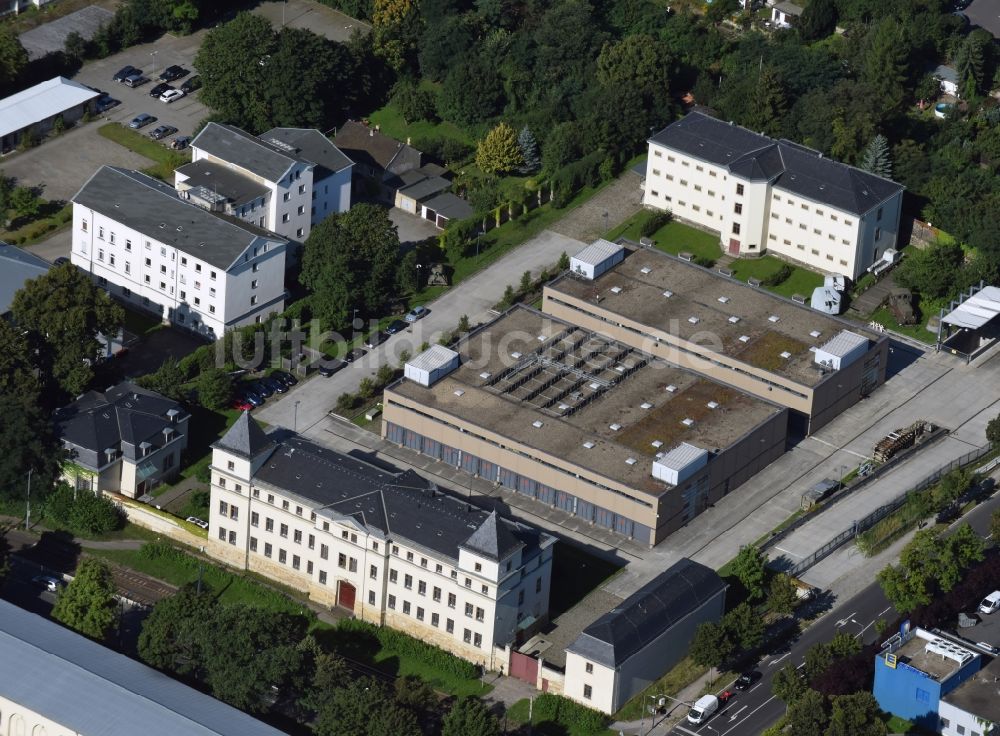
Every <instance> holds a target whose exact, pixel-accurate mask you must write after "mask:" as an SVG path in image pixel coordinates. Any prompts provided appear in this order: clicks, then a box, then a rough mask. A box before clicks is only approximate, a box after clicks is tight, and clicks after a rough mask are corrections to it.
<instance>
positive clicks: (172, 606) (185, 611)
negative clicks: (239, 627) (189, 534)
mask: <svg viewBox="0 0 1000 736" xmlns="http://www.w3.org/2000/svg"><path fill="white" fill-rule="evenodd" d="M215 601H216V598H215V594H214V593H212V591H210V590H209V589H208V588H205V589H204V590H203V591H202V592H201V593H199V592H198V590H197V587H196V586H195V585H194V584H193V583H188V584H187V585H184V586H183V587H181V589H180V590H178V591H177V592H176V593H174V595H172V596H168V597H167V598H164V599H162V600H160V601H159V602H158V603H157V604H156V605H155V606H154V607H153V610H152V612H150V614H149V616H147V617H146V619H145V620H144V621H143V622H142V631H141V632H140V633H139V646H138V649H139V657H140V658H141V659H142V661H143V662H145V663H146V664H148V665H149V666H151V667H155V668H156V669H159V670H164V671H166V672H173V673H176V674H179V675H190V674H201V669H202V660H203V656H204V655H203V652H202V650H201V647H202V645H203V644H204V641H203V637H202V634H203V630H202V626H203V623H204V622H205V621H210V620H212V618H213V616H214V615H215V608H216V605H217V604H216V602H215Z"/></svg>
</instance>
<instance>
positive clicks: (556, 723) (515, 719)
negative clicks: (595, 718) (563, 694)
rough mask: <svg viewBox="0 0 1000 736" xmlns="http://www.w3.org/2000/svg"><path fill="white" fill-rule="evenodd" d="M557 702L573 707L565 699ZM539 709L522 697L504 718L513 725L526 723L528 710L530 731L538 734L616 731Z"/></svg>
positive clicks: (587, 735) (592, 735) (609, 734)
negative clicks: (585, 725)
mask: <svg viewBox="0 0 1000 736" xmlns="http://www.w3.org/2000/svg"><path fill="white" fill-rule="evenodd" d="M547 697H550V696H547ZM559 702H560V704H563V703H565V704H566V705H569V707H571V708H572V707H573V704H571V703H567V702H566V701H565V700H562V701H559ZM560 707H562V705H560ZM539 710H540V709H539V708H538V707H535V708H533V709H532V708H531V704H530V703H529V702H528V698H523V699H522V700H518V701H517V702H516V703H514V704H513V705H512V706H510V708H508V709H507V713H506V718H507V720H508V721H510V723H511V724H513V725H521V724H526V723H528V720H529V719H528V713H529V712H530V713H531V729H530V733H536V734H539V736H614V735H615V734H617V733H618V732H617V731H611V730H610V729H607V728H604V727H603V726H602V727H599V728H586V727H584V726H581V725H579V724H577V723H575V722H574V719H573V718H572V715H570V716H569V717H560V716H556V717H555V718H553V717H552V716H550V715H547V714H543V713H540V712H539ZM605 722H607V721H605ZM518 733H522V731H518Z"/></svg>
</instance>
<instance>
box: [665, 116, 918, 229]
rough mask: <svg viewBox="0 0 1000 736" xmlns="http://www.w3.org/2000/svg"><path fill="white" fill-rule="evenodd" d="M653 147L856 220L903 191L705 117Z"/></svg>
mask: <svg viewBox="0 0 1000 736" xmlns="http://www.w3.org/2000/svg"><path fill="white" fill-rule="evenodd" d="M650 141H652V142H653V143H657V144H660V145H662V146H665V147H667V148H672V149H674V150H675V151H680V152H681V153H684V154H686V155H688V156H692V157H694V158H698V159H701V160H702V161H707V162H709V163H712V164H715V165H716V166H722V167H726V168H727V169H728V170H729V171H730V172H732V173H733V175H735V176H738V177H741V178H745V179H748V180H762V179H766V180H770V181H771V182H772V184H773V186H774V187H775V188H777V189H781V190H783V191H786V192H790V193H792V194H797V195H799V196H802V197H807V198H808V199H811V200H813V201H816V202H821V203H824V204H827V205H829V206H831V207H836V208H838V209H841V210H844V211H845V212H851V213H853V214H855V215H863V214H864V213H866V212H868V211H869V210H871V209H873V208H874V207H876V206H877V205H879V204H880V203H882V202H884V201H885V200H886V199H888V198H890V197H892V196H894V195H895V194H897V193H898V192H900V191H902V189H903V186H902V185H901V184H897V183H896V182H894V181H890V180H889V179H883V178H882V177H880V176H875V175H874V174H870V173H868V172H867V171H862V170H861V169H856V168H854V167H853V166H848V165H847V164H843V163H840V162H838V161H834V160H832V159H829V158H826V157H824V156H823V155H822V154H821V153H819V152H818V151H814V150H812V149H811V148H806V147H805V146H802V145H799V144H797V143H793V142H792V141H787V140H775V139H773V138H769V137H767V136H766V135H761V134H760V133H754V132H753V131H750V130H747V129H746V128H741V127H740V126H738V125H734V124H732V123H727V122H724V121H722V120H718V119H716V118H713V117H710V116H708V115H705V114H704V113H701V112H691V113H689V114H688V115H687V116H686V117H683V118H681V119H680V120H678V121H676V122H674V123H672V124H671V125H668V126H667V127H666V128H664V129H663V130H661V131H660V132H659V133H657V134H656V135H654V136H653V137H652V138H650Z"/></svg>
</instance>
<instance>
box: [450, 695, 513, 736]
mask: <svg viewBox="0 0 1000 736" xmlns="http://www.w3.org/2000/svg"><path fill="white" fill-rule="evenodd" d="M499 733H500V724H499V723H498V722H497V719H496V718H494V717H493V714H492V713H490V712H489V710H487V708H486V706H485V705H484V704H483V702H482V701H481V700H479V698H463V699H462V700H459V701H458V702H457V703H455V705H453V706H452V708H451V710H450V711H448V715H447V716H445V719H444V727H443V729H442V731H441V736H497V735H498V734H499Z"/></svg>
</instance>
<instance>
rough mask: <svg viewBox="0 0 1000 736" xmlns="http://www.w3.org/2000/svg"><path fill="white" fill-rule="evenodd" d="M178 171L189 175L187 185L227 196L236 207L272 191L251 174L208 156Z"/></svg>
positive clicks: (186, 180)
mask: <svg viewBox="0 0 1000 736" xmlns="http://www.w3.org/2000/svg"><path fill="white" fill-rule="evenodd" d="M177 173H178V174H183V175H184V176H186V177H187V179H185V180H184V182H183V183H184V184H186V185H187V186H189V187H204V188H205V189H206V190H207V191H209V192H213V193H215V194H219V195H221V196H223V197H225V198H226V199H228V200H229V201H230V202H231V203H232V205H233V206H234V207H239V206H240V205H242V204H246V203H247V202H252V201H253V200H255V199H260V198H261V197H264V196H266V195H267V193H268V192H269V191H270V190H269V189H268V188H267V187H266V186H264V185H263V184H261V183H259V182H257V181H254V180H253V179H251V178H250V177H249V176H244V175H242V174H240V173H239V172H238V171H234V170H233V169H230V168H228V167H226V166H223V165H222V164H217V163H215V162H214V161H210V160H209V159H207V158H203V159H201V160H199V161H192V162H191V163H189V164H184V165H183V166H181V167H179V168H178V169H177Z"/></svg>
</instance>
